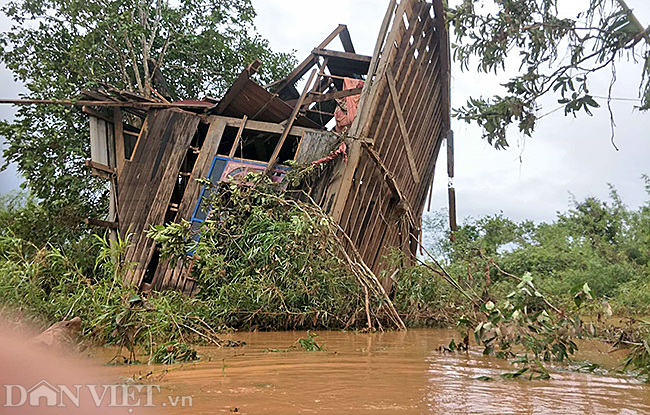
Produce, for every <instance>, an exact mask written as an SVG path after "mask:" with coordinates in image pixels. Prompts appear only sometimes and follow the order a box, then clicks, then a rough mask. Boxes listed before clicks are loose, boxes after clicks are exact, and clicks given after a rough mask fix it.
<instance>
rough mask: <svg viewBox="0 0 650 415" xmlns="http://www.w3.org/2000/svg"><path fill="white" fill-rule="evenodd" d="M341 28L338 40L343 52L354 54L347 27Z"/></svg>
mask: <svg viewBox="0 0 650 415" xmlns="http://www.w3.org/2000/svg"><path fill="white" fill-rule="evenodd" d="M341 26H343V30H341V33H340V34H339V39H341V44H342V45H343V50H344V51H346V52H349V53H356V52H355V51H354V45H353V44H352V38H351V37H350V31H349V30H348V27H347V26H346V25H341ZM326 46H327V45H326ZM323 47H325V46H323Z"/></svg>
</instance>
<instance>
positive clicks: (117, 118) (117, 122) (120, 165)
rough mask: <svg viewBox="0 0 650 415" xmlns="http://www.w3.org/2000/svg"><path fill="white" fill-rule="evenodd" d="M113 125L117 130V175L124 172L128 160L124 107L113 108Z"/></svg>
mask: <svg viewBox="0 0 650 415" xmlns="http://www.w3.org/2000/svg"><path fill="white" fill-rule="evenodd" d="M113 125H114V131H115V162H116V164H117V175H118V176H119V175H120V174H122V170H123V169H124V163H125V160H126V152H125V150H124V121H123V118H122V109H121V108H119V107H117V108H114V109H113Z"/></svg>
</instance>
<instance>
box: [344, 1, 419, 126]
mask: <svg viewBox="0 0 650 415" xmlns="http://www.w3.org/2000/svg"><path fill="white" fill-rule="evenodd" d="M412 1H413V0H402V1H401V2H400V3H399V5H398V6H397V10H396V11H395V16H394V18H393V27H392V28H391V31H390V33H389V34H388V38H387V40H386V43H385V45H384V50H383V52H382V56H381V61H380V62H379V66H378V68H377V71H378V79H377V81H376V83H375V84H374V85H373V91H372V92H371V94H370V95H369V97H368V103H367V104H365V103H364V106H365V105H368V108H367V109H365V108H364V110H365V111H366V112H365V114H364V116H365V117H372V115H373V114H374V113H375V111H376V110H377V107H378V106H379V98H380V97H381V94H382V93H383V92H384V88H385V86H386V79H385V76H384V73H385V72H386V69H387V68H388V67H389V65H391V64H392V63H393V58H394V56H395V53H396V49H395V46H394V44H395V42H396V40H397V36H398V34H399V31H400V30H401V29H402V28H403V27H404V21H403V20H402V16H403V15H404V12H405V11H406V9H407V7H409V6H410V5H411V3H412ZM362 121H363V122H364V124H363V125H359V128H360V131H358V132H357V131H355V133H356V134H354V135H355V136H362V137H367V136H368V131H369V130H370V127H371V125H372V119H371V118H366V119H364V120H362Z"/></svg>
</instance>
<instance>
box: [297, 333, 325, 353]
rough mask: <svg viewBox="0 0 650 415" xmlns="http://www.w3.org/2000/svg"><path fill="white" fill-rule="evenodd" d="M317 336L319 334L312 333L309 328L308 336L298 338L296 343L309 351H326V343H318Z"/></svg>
mask: <svg viewBox="0 0 650 415" xmlns="http://www.w3.org/2000/svg"><path fill="white" fill-rule="evenodd" d="M317 337H318V334H316V333H312V332H310V331H309V330H307V337H306V338H305V337H301V338H299V339H298V340H296V344H297V345H298V346H300V347H301V348H302V349H303V350H305V351H307V352H323V351H325V345H323V344H318V342H317V341H316V338H317Z"/></svg>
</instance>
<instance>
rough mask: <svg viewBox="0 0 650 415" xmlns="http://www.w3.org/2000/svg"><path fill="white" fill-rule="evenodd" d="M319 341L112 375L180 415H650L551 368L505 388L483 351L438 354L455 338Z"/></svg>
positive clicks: (615, 392)
mask: <svg viewBox="0 0 650 415" xmlns="http://www.w3.org/2000/svg"><path fill="white" fill-rule="evenodd" d="M318 334H319V337H318V338H317V341H318V342H319V344H324V345H325V347H326V348H327V350H326V351H324V352H306V351H301V350H299V349H290V350H289V351H287V352H277V351H276V352H271V351H270V350H269V349H276V350H283V349H287V348H289V347H290V346H292V345H293V344H294V342H295V341H296V340H297V339H298V338H299V337H301V336H302V337H306V334H305V333H304V332H280V333H235V334H233V335H231V336H230V337H231V338H232V339H236V340H243V341H245V342H246V343H247V346H245V347H242V348H223V349H216V348H204V349H201V350H200V352H201V354H202V356H203V358H204V359H205V360H203V361H201V362H198V363H192V364H185V365H182V366H178V365H177V366H171V367H168V368H170V369H171V370H169V371H168V372H166V373H161V372H160V370H161V369H162V367H160V366H155V367H151V366H139V367H137V366H136V367H133V366H132V367H126V366H118V367H104V369H103V370H107V371H109V372H110V373H111V375H112V376H116V377H118V376H121V379H122V380H124V378H125V377H130V376H133V375H137V374H140V375H143V374H146V373H148V372H150V371H153V372H154V374H153V375H151V376H149V378H148V379H149V380H148V381H147V382H149V383H154V384H157V385H160V387H161V396H162V395H169V396H173V397H183V396H186V397H187V396H191V397H192V398H191V400H190V399H186V400H185V401H183V403H184V404H185V406H184V407H183V406H182V403H181V401H180V400H176V401H174V400H173V399H170V400H169V402H170V403H165V404H159V405H158V409H163V408H162V407H163V406H164V410H163V412H162V413H172V414H218V413H226V414H228V413H242V414H650V384H644V383H642V382H640V381H638V380H636V379H634V378H632V377H629V376H622V375H605V374H591V373H578V372H576V371H571V370H569V368H567V367H564V368H562V367H554V368H551V376H552V379H551V380H545V381H541V380H540V381H529V380H502V379H501V378H500V377H499V374H501V373H504V372H512V371H514V370H513V366H512V365H510V364H509V363H508V362H505V361H502V360H498V359H494V358H489V357H484V356H482V355H481V353H480V350H478V349H476V350H472V351H470V352H469V353H460V354H444V353H441V352H439V351H438V348H439V347H440V346H441V345H447V344H448V343H449V341H450V340H451V338H452V337H453V336H454V334H455V332H453V331H449V330H410V331H408V332H406V333H401V332H390V333H375V334H363V333H343V332H319V333H318ZM456 337H458V336H457V335H456ZM584 349H585V351H583V352H582V356H581V357H582V358H586V359H589V360H590V361H592V362H597V363H599V364H602V365H603V366H604V367H610V368H614V367H615V366H616V365H617V363H618V359H619V358H620V354H619V355H616V354H611V353H608V352H609V350H608V349H607V346H605V345H602V344H586V345H585V346H584ZM104 357H105V355H101V356H99V355H98V356H96V357H95V361H96V362H98V359H100V358H104ZM479 376H490V377H493V378H495V380H494V381H492V382H486V381H481V380H477V379H476V378H477V377H479ZM174 402H175V407H174ZM190 404H191V406H190Z"/></svg>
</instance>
